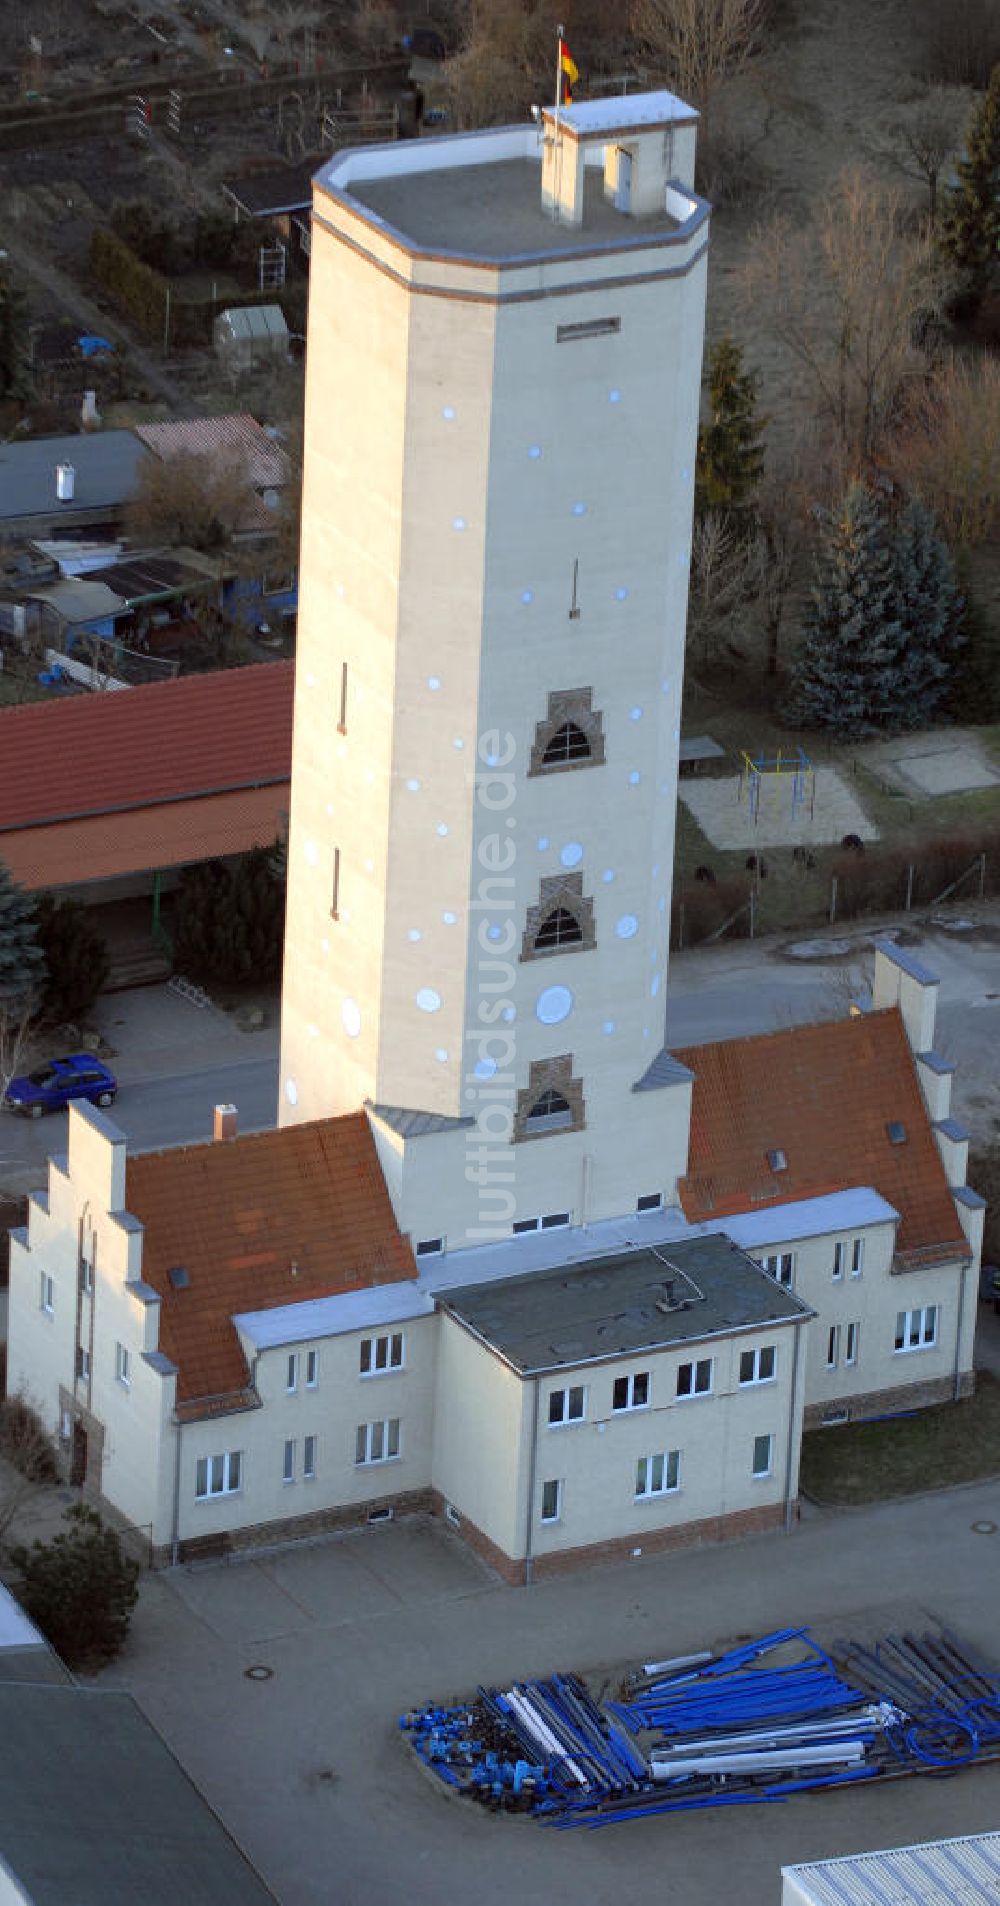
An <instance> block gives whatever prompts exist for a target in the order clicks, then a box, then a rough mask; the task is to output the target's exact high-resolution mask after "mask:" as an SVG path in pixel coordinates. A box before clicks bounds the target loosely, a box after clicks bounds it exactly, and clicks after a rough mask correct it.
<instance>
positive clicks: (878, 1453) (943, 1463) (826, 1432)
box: [801, 1371, 1000, 1508]
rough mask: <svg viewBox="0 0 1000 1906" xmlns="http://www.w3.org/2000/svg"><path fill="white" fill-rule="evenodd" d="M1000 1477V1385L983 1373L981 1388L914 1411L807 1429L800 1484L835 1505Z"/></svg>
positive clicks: (817, 1499) (819, 1499)
mask: <svg viewBox="0 0 1000 1906" xmlns="http://www.w3.org/2000/svg"><path fill="white" fill-rule="evenodd" d="M998 1474H1000V1383H998V1382H997V1381H996V1378H995V1377H992V1376H990V1375H989V1374H988V1373H987V1372H986V1371H982V1372H981V1373H980V1374H979V1376H978V1377H977V1378H976V1393H975V1395H974V1396H970V1397H966V1398H965V1399H964V1400H963V1401H962V1402H961V1403H942V1404H940V1405H939V1406H938V1407H937V1408H935V1409H932V1410H921V1411H919V1412H918V1413H917V1414H916V1415H914V1416H897V1417H894V1418H892V1419H891V1420H890V1421H887V1422H881V1423H846V1424H844V1426H843V1427H842V1428H840V1429H818V1430H809V1431H808V1432H807V1434H806V1435H805V1436H803V1438H802V1471H801V1488H802V1493H803V1495H805V1496H810V1497H811V1498H812V1499H813V1501H815V1502H819V1503H823V1504H824V1505H826V1506H828V1507H831V1508H846V1507H848V1506H852V1505H854V1504H860V1503H865V1502H885V1501H886V1500H888V1499H889V1498H891V1497H893V1496H913V1495H919V1494H920V1493H921V1491H922V1490H925V1489H945V1488H948V1487H949V1486H950V1485H953V1484H955V1483H960V1482H978V1481H979V1480H980V1479H981V1478H982V1477H984V1476H996V1475H998Z"/></svg>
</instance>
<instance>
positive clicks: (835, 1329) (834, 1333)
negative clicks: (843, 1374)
mask: <svg viewBox="0 0 1000 1906" xmlns="http://www.w3.org/2000/svg"><path fill="white" fill-rule="evenodd" d="M839 1362H840V1325H839V1324H831V1325H830V1328H829V1330H828V1331H827V1333H826V1367H827V1369H828V1370H835V1369H836V1368H837V1365H838V1363H839Z"/></svg>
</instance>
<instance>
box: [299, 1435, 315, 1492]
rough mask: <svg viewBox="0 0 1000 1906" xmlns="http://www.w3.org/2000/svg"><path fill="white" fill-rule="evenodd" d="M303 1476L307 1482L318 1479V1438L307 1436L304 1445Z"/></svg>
mask: <svg viewBox="0 0 1000 1906" xmlns="http://www.w3.org/2000/svg"><path fill="white" fill-rule="evenodd" d="M302 1474H303V1476H304V1477H305V1480H306V1482H314V1481H315V1478H316V1438H315V1436H307V1437H306V1438H305V1439H304V1441H303V1444H302Z"/></svg>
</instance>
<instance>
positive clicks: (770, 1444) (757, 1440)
mask: <svg viewBox="0 0 1000 1906" xmlns="http://www.w3.org/2000/svg"><path fill="white" fill-rule="evenodd" d="M761 1443H766V1444H767V1468H766V1469H758V1467H757V1449H758V1445H759V1444H761ZM750 1474H751V1476H752V1477H753V1479H754V1482H766V1481H767V1479H768V1477H769V1476H773V1475H774V1437H773V1435H772V1434H771V1433H770V1432H768V1433H767V1434H766V1435H764V1434H761V1435H760V1436H755V1437H754V1439H753V1453H752V1455H751V1457H750Z"/></svg>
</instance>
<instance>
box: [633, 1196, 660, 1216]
mask: <svg viewBox="0 0 1000 1906" xmlns="http://www.w3.org/2000/svg"><path fill="white" fill-rule="evenodd" d="M662 1206H663V1193H662V1191H647V1192H646V1193H645V1194H644V1196H643V1197H641V1198H637V1199H636V1201H635V1208H636V1210H637V1211H659V1210H661V1209H662Z"/></svg>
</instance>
